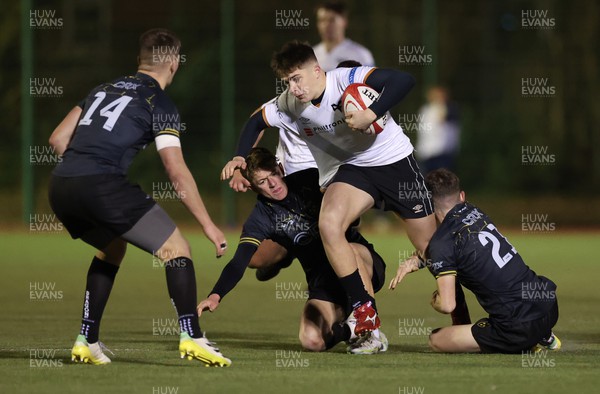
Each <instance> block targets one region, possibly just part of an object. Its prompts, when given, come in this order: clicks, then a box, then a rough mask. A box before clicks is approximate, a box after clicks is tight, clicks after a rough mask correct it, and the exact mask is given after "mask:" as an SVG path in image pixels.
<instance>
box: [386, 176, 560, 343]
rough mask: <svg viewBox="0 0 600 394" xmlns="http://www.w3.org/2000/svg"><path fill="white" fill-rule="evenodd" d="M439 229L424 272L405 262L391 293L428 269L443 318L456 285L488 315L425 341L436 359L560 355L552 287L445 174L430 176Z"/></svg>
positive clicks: (450, 308) (434, 301) (433, 302)
mask: <svg viewBox="0 0 600 394" xmlns="http://www.w3.org/2000/svg"><path fill="white" fill-rule="evenodd" d="M425 182H426V184H427V188H428V189H429V190H430V191H431V192H432V195H433V202H434V206H435V216H436V219H437V221H438V223H439V227H438V229H437V231H436V232H435V234H434V235H433V237H432V238H431V241H430V242H429V246H428V247H427V250H426V257H427V260H426V261H427V262H430V263H426V264H423V263H421V264H419V263H417V262H416V260H415V259H409V260H407V261H406V262H405V264H403V265H401V266H400V267H399V268H398V272H397V274H396V277H395V278H394V279H393V280H392V282H391V283H390V288H392V289H393V288H395V286H396V284H397V283H398V282H399V281H401V280H402V278H403V277H404V276H405V275H406V274H407V273H409V272H413V271H416V270H417V269H418V268H419V267H421V268H422V267H423V266H425V265H427V266H428V267H429V270H430V271H431V273H432V274H433V275H434V276H435V278H436V280H437V286H438V288H437V290H436V291H435V292H434V293H433V298H432V300H431V306H433V308H434V309H435V310H436V311H438V312H441V313H451V312H452V311H453V310H454V309H455V307H456V300H455V282H456V279H457V278H458V280H460V283H461V284H462V285H463V286H465V287H466V288H467V289H469V290H471V291H472V292H473V293H474V294H475V296H476V297H477V300H478V301H479V303H480V304H481V306H482V307H483V309H485V311H486V312H487V313H489V317H487V318H484V319H481V320H479V321H478V322H477V323H475V324H473V325H471V324H464V325H455V326H452V327H443V328H438V329H436V330H434V331H433V332H432V334H431V335H430V337H429V345H430V346H431V348H432V349H433V350H435V351H437V352H454V353H460V352H479V351H481V352H484V353H521V352H523V351H539V350H541V349H548V350H558V349H560V346H561V343H560V340H559V339H558V337H556V335H554V334H553V333H552V327H554V325H555V324H556V322H557V320H558V303H557V299H556V285H555V284H554V282H552V281H551V280H550V279H548V278H545V277H543V276H538V275H536V273H535V272H533V271H532V270H531V269H530V268H529V267H528V266H527V265H525V263H524V262H523V259H522V258H521V256H520V255H519V254H518V253H517V251H516V250H515V248H514V247H513V246H512V245H511V244H510V243H509V242H508V240H507V239H506V238H505V237H504V236H503V235H502V234H500V233H499V232H498V230H497V229H496V227H495V226H494V224H493V223H492V221H491V220H490V218H489V217H488V216H487V215H486V214H485V213H483V212H482V211H481V210H480V209H479V208H477V207H475V206H474V205H472V204H470V203H468V202H466V201H465V192H464V191H461V189H460V183H459V179H458V177H457V176H456V175H455V174H454V173H452V172H450V171H448V170H446V169H440V170H436V171H432V172H430V173H429V174H428V175H427V177H426V179H425Z"/></svg>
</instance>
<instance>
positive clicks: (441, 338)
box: [429, 324, 481, 353]
mask: <svg viewBox="0 0 600 394" xmlns="http://www.w3.org/2000/svg"><path fill="white" fill-rule="evenodd" d="M472 327H473V325H472V324H463V325H460V326H451V327H442V328H438V329H436V330H434V331H433V332H432V333H431V335H430V336H429V346H430V347H431V348H432V349H433V350H434V351H436V352H444V353H474V352H480V351H481V349H480V348H479V344H478V343H477V341H475V338H474V337H473V333H472Z"/></svg>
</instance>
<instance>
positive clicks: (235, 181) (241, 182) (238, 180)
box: [229, 168, 250, 192]
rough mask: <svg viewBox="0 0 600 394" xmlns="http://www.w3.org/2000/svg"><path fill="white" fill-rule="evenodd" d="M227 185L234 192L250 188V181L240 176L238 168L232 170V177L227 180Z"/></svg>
mask: <svg viewBox="0 0 600 394" xmlns="http://www.w3.org/2000/svg"><path fill="white" fill-rule="evenodd" d="M229 187H230V188H232V189H233V190H235V191H236V192H245V191H248V189H249V188H250V182H248V180H247V179H246V178H244V177H243V176H242V173H241V172H240V169H239V168H236V169H235V171H234V172H233V178H231V180H230V181H229Z"/></svg>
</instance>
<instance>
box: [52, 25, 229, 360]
mask: <svg viewBox="0 0 600 394" xmlns="http://www.w3.org/2000/svg"><path fill="white" fill-rule="evenodd" d="M180 46H181V42H180V41H179V39H178V38H177V37H176V36H175V35H174V34H173V33H171V32H170V31H168V30H165V29H152V30H149V31H147V32H146V33H144V34H142V36H141V37H140V53H139V68H138V72H137V74H135V75H132V76H126V77H121V78H119V79H117V80H115V81H112V82H109V83H104V84H102V85H100V86H98V87H96V88H95V89H94V90H92V91H91V93H90V94H89V95H88V96H87V98H86V99H85V100H84V101H82V102H81V104H80V105H79V106H77V107H75V108H73V109H72V110H71V112H69V114H68V115H67V117H66V118H65V119H64V120H63V121H62V122H61V124H60V125H59V126H58V127H57V128H56V129H55V130H54V132H53V133H52V136H51V137H50V145H52V147H53V148H54V149H55V151H56V153H57V154H59V155H62V162H61V163H60V164H59V165H58V166H57V167H56V168H55V170H54V172H53V175H52V179H51V181H50V190H49V198H50V205H51V206H52V210H53V211H54V213H55V214H56V216H57V217H58V218H59V219H60V221H61V222H63V224H64V225H65V227H66V228H67V230H68V231H69V233H70V234H71V236H72V237H73V238H81V239H82V240H83V241H84V242H86V243H88V244H90V245H92V246H94V247H95V248H97V249H98V253H97V254H96V256H95V257H94V259H93V260H92V264H91V265H90V269H89V271H88V275H87V284H86V290H85V299H84V305H83V318H82V323H81V331H80V335H79V336H78V337H77V339H76V341H75V345H74V346H73V349H72V351H71V358H72V359H73V360H74V361H76V362H77V361H81V362H84V363H91V364H107V363H109V362H110V361H111V360H110V359H109V358H108V357H107V356H106V355H105V354H104V352H103V351H102V348H101V346H100V342H99V341H98V336H99V331H100V320H101V319H102V314H103V312H104V307H105V306H106V303H107V302H108V297H109V296H110V292H111V289H112V286H113V283H114V280H115V277H116V275H117V271H118V270H119V266H120V265H121V262H122V261H123V258H124V257H125V251H126V249H127V244H128V243H130V244H132V245H135V246H137V247H139V248H141V249H143V250H145V251H146V252H148V253H153V254H155V255H156V256H157V257H159V258H161V260H163V262H164V264H165V271H166V276H167V287H168V290H169V296H170V297H171V302H172V304H173V306H174V307H175V310H176V312H177V314H178V317H179V325H180V328H181V335H180V341H179V352H180V354H181V357H182V358H183V357H184V356H187V358H188V359H193V358H195V359H198V360H200V361H202V362H204V363H205V364H207V365H220V366H224V365H229V364H231V361H230V360H229V359H227V358H225V357H223V355H222V354H221V353H220V352H219V349H217V348H215V347H214V346H212V343H211V342H209V341H208V340H207V339H206V338H205V337H204V335H203V333H202V331H201V330H200V326H199V324H198V316H197V314H196V302H197V299H196V277H195V274H194V264H193V262H192V260H191V251H190V247H189V245H188V242H187V241H186V239H185V238H184V237H183V235H182V234H181V232H180V231H179V229H178V228H177V226H176V225H175V223H174V222H173V220H171V218H170V217H169V215H167V213H166V212H165V211H164V210H163V209H162V208H161V207H160V206H158V204H156V202H155V201H154V200H153V199H152V198H150V196H148V195H147V194H146V193H144V192H143V191H142V189H141V188H140V187H139V186H138V185H134V184H132V183H130V182H129V181H128V180H127V177H126V174H127V170H128V168H129V165H130V164H131V162H132V161H133V158H134V156H135V155H136V154H137V153H138V152H139V151H140V150H141V149H143V147H145V146H146V145H147V144H149V143H151V142H152V141H155V142H156V149H157V150H158V154H159V156H160V158H161V160H162V162H163V164H164V167H165V169H166V171H167V174H168V176H169V179H170V180H171V182H172V183H173V185H174V187H175V190H176V191H177V192H178V194H180V195H182V196H185V198H182V199H181V201H182V202H183V204H184V205H185V206H186V208H188V210H189V211H190V213H192V214H193V215H194V217H195V218H196V220H197V221H198V223H200V225H201V226H202V229H203V230H204V233H205V234H206V236H207V238H208V239H209V240H210V241H211V242H212V243H213V244H214V245H215V248H216V252H217V256H220V255H222V254H223V253H224V252H225V248H226V247H227V244H226V242H225V236H224V235H223V232H222V231H221V230H219V229H218V228H217V226H215V224H214V223H213V221H212V220H211V218H210V216H209V214H208V212H207V211H206V208H205V206H204V203H203V202H202V198H201V197H200V193H199V192H198V189H197V186H196V182H195V181H194V178H193V176H192V174H191V173H190V171H189V169H188V168H187V166H186V164H185V161H184V159H183V155H182V152H181V143H180V141H179V132H180V130H179V128H180V127H179V126H180V122H179V113H178V112H177V109H176V108H175V105H174V104H173V102H172V101H171V100H170V99H169V97H167V95H166V94H165V92H164V89H165V88H166V87H167V86H169V85H170V84H171V82H172V81H173V78H174V76H175V73H176V72H177V69H178V66H179V48H180ZM157 48H159V49H161V50H164V52H162V51H161V53H169V54H171V55H169V56H164V57H162V58H160V57H158V58H157V57H156V56H153V54H154V52H155V50H156V49H157Z"/></svg>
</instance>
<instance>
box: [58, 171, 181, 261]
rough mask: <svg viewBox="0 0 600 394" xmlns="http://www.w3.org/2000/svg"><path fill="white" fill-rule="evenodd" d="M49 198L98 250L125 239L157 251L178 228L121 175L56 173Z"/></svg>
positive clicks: (75, 235) (71, 228)
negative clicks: (63, 174)
mask: <svg viewBox="0 0 600 394" xmlns="http://www.w3.org/2000/svg"><path fill="white" fill-rule="evenodd" d="M48 197H49V200H50V206H51V207H52V210H53V211H54V213H55V214H56V217H57V218H58V219H59V220H60V221H61V222H62V223H63V224H64V226H65V227H66V229H67V230H68V231H69V234H71V237H73V238H81V239H82V240H83V241H85V242H86V243H88V244H90V245H92V246H94V247H95V248H97V249H104V248H105V247H106V246H108V244H109V243H110V242H111V241H113V240H114V239H115V238H122V239H124V240H126V241H127V242H130V243H131V244H133V245H135V246H138V247H140V248H141V249H143V250H145V251H147V252H150V253H153V252H155V251H156V250H158V249H159V248H160V247H161V246H162V245H163V244H164V242H165V241H166V240H167V239H168V238H169V236H170V235H171V234H172V233H173V231H174V230H175V227H176V226H175V223H174V222H173V221H172V220H171V219H170V218H169V216H168V215H167V213H166V212H164V211H163V210H162V208H160V207H159V206H158V205H157V204H156V202H155V201H154V200H153V199H152V198H150V196H149V195H147V194H146V193H145V192H144V191H143V190H142V189H141V188H140V187H139V186H138V185H133V184H131V183H129V182H128V181H127V179H126V178H125V176H123V175H119V174H99V175H88V176H80V177H60V176H56V175H53V176H52V178H51V180H50V186H49V190H48Z"/></svg>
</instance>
